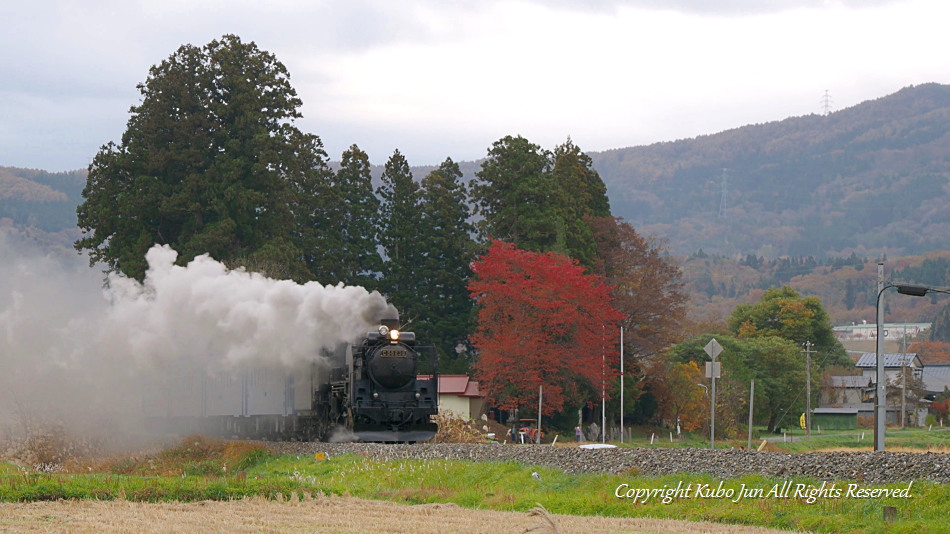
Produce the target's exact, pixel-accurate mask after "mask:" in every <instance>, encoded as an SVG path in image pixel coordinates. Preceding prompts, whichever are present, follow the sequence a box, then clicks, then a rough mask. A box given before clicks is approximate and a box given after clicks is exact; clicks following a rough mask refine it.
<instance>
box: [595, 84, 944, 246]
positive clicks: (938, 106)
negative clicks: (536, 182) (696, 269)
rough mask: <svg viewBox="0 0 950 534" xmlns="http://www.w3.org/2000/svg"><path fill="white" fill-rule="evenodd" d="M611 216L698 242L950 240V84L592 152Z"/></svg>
mask: <svg viewBox="0 0 950 534" xmlns="http://www.w3.org/2000/svg"><path fill="white" fill-rule="evenodd" d="M590 155H591V157H592V158H593V161H594V167H595V168H596V169H597V171H598V172H599V173H600V175H601V177H602V178H603V179H604V181H605V182H606V184H607V188H608V193H609V196H610V201H611V206H612V209H613V212H614V214H615V215H619V216H622V217H624V218H626V219H627V220H628V221H630V222H631V223H632V224H633V225H634V226H635V227H636V228H637V229H638V230H639V231H641V232H642V233H644V234H652V235H656V236H659V237H663V238H666V239H667V240H668V246H669V248H670V251H671V252H673V253H674V254H690V253H695V252H696V251H699V250H704V251H705V252H710V253H715V254H720V255H725V256H733V257H736V256H739V255H746V254H754V255H759V256H764V257H777V256H783V255H789V256H796V257H797V256H815V257H818V258H821V257H826V256H827V255H834V256H848V255H850V254H851V253H852V252H856V253H857V255H858V256H862V257H875V256H878V255H880V254H881V253H886V254H887V255H888V256H891V257H896V256H903V255H911V254H921V253H926V252H929V251H932V250H941V249H943V250H946V249H947V248H948V246H950V185H948V177H950V86H947V85H938V84H926V85H920V86H916V87H908V88H905V89H902V90H900V91H898V92H897V93H895V94H892V95H890V96H886V97H884V98H880V99H877V100H873V101H869V102H864V103H862V104H859V105H857V106H854V107H851V108H847V109H844V110H841V111H837V112H834V113H830V114H828V115H822V116H820V115H809V116H805V117H795V118H789V119H785V120H782V121H778V122H771V123H767V124H757V125H751V126H744V127H742V128H736V129H733V130H728V131H725V132H722V133H718V134H714V135H707V136H702V137H698V138H694V139H687V140H680V141H674V142H667V143H657V144H653V145H649V146H641V147H634V148H624V149H618V150H611V151H607V152H600V153H591V154H590Z"/></svg>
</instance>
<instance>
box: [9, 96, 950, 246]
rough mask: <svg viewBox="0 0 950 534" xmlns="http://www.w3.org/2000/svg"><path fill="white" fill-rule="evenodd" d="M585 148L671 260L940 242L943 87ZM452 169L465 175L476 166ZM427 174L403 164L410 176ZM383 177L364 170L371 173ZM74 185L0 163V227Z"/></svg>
mask: <svg viewBox="0 0 950 534" xmlns="http://www.w3.org/2000/svg"><path fill="white" fill-rule="evenodd" d="M549 148H553V147H549ZM486 150H487V148H486ZM589 155H590V156H591V158H592V160H593V163H594V168H595V169H597V171H598V172H599V173H600V175H601V177H602V178H603V180H604V182H605V183H606V185H607V191H608V195H609V197H610V202H611V208H612V211H613V213H614V214H615V215H618V216H621V217H623V218H625V219H626V220H628V221H629V222H631V223H632V224H633V225H634V226H635V227H636V228H637V230H638V231H640V232H641V233H643V234H645V235H653V236H657V237H660V238H662V239H664V240H666V242H667V247H668V249H669V250H670V252H671V253H673V254H676V255H683V256H685V255H689V254H694V253H696V252H698V251H700V250H702V251H704V252H706V253H711V254H718V255H722V256H726V257H734V258H741V257H745V256H747V255H749V254H751V255H755V256H762V257H766V258H774V257H782V256H792V257H799V256H814V257H816V258H824V257H828V256H837V257H847V256H850V255H851V254H852V253H855V254H857V256H859V257H871V258H873V257H878V256H881V255H883V254H886V255H887V256H889V257H899V256H907V255H916V254H926V253H928V252H931V251H935V250H950V86H947V85H939V84H925V85H919V86H912V87H907V88H905V89H902V90H900V91H898V92H897V93H894V94H892V95H889V96H885V97H883V98H879V99H876V100H871V101H868V102H864V103H861V104H858V105H856V106H853V107H850V108H847V109H844V110H841V111H837V112H834V113H831V114H828V115H808V116H803V117H792V118H788V119H785V120H781V121H775V122H769V123H766V124H755V125H749V126H743V127H740V128H735V129H731V130H727V131H724V132H721V133H717V134H711V135H704V136H700V137H696V138H692V139H684V140H678V141H672V142H664V143H656V144H652V145H648V146H638V147H631V148H622V149H616V150H609V151H604V152H589ZM459 166H460V167H461V168H462V171H463V173H464V175H465V179H466V180H468V179H471V178H472V177H473V175H474V173H475V172H476V171H477V170H478V168H479V167H480V165H479V162H478V161H475V162H459ZM434 168H435V167H434V166H428V167H423V166H417V167H413V168H412V171H413V174H414V176H415V178H416V179H417V180H421V179H422V178H423V177H424V176H425V175H426V174H427V173H428V172H429V171H431V170H432V169H434ZM381 172H382V166H381V165H380V166H374V168H373V174H374V175H375V176H377V178H378V175H379V174H380V173H381ZM85 179H86V171H85V170H77V171H72V172H67V173H48V172H44V171H40V170H32V169H15V168H11V167H0V226H3V225H6V227H7V228H8V229H9V228H11V227H13V228H18V229H19V230H18V231H20V232H21V233H22V231H23V229H24V228H28V227H33V228H37V229H39V230H42V231H43V232H50V233H55V232H68V233H70V235H75V232H76V231H77V230H76V229H75V224H76V211H75V210H76V206H77V205H78V204H79V203H80V202H82V197H81V195H82V189H83V186H84V185H85Z"/></svg>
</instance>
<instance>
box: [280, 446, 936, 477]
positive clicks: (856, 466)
mask: <svg viewBox="0 0 950 534" xmlns="http://www.w3.org/2000/svg"><path fill="white" fill-rule="evenodd" d="M268 447H269V448H270V449H271V450H273V451H274V452H275V453H277V454H297V455H313V454H315V453H317V452H323V453H327V454H329V455H330V456H333V455H337V454H357V455H362V456H366V457H369V458H374V459H379V460H392V459H417V460H426V459H433V458H439V459H446V460H472V461H477V462H504V461H515V462H520V463H522V464H525V465H537V466H545V467H552V468H555V469H561V470H564V471H566V472H569V473H585V472H606V473H612V474H629V475H644V476H658V475H672V474H680V473H708V474H709V475H711V476H713V477H716V478H727V477H732V476H738V475H746V474H762V475H767V476H775V477H782V478H790V477H797V476H802V477H811V478H815V479H818V480H828V481H833V480H857V481H863V482H876V483H888V482H895V481H903V480H930V481H934V482H941V483H946V482H948V481H950V455H948V454H944V453H930V452H927V453H906V452H813V453H802V454H788V453H776V452H765V451H747V450H737V449H720V450H710V449H682V448H681V449H675V448H669V449H664V448H652V449H646V448H639V449H628V448H615V449H581V448H579V447H554V446H551V445H500V444H489V443H485V444H481V443H480V444H471V443H437V444H414V445H389V444H376V443H302V442H286V443H268Z"/></svg>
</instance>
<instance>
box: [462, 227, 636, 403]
mask: <svg viewBox="0 0 950 534" xmlns="http://www.w3.org/2000/svg"><path fill="white" fill-rule="evenodd" d="M472 271H473V272H474V274H475V276H474V277H473V278H472V280H471V281H470V282H469V285H468V288H469V291H470V292H471V294H472V297H474V298H475V299H476V301H477V304H478V326H477V328H476V331H475V333H474V334H473V336H472V338H471V339H472V342H473V344H474V345H475V347H476V348H477V349H478V360H477V361H476V362H475V365H474V368H475V372H476V376H477V378H478V380H479V383H480V384H481V385H482V386H483V387H484V388H485V389H486V390H487V393H488V394H489V396H490V397H492V398H493V399H494V402H495V405H496V406H497V407H498V408H502V409H509V408H517V407H519V406H521V407H530V406H536V405H537V402H538V386H541V385H543V386H544V399H543V413H544V414H546V415H550V414H554V413H557V412H559V411H561V410H562V408H563V407H564V406H565V405H566V404H567V405H572V406H577V405H580V404H581V403H583V402H584V400H585V399H584V397H585V394H586V395H590V393H591V392H592V391H596V392H597V393H598V395H597V396H598V397H599V393H600V389H601V386H602V383H604V381H606V384H607V387H608V388H609V387H610V384H611V382H612V379H613V377H614V376H615V375H616V370H615V369H613V368H612V367H611V364H610V363H609V362H616V361H617V353H618V348H617V337H618V334H617V332H618V331H619V324H620V320H621V314H620V312H618V311H617V310H616V309H614V308H613V306H612V305H611V296H610V293H611V287H610V286H608V285H606V284H605V283H604V281H603V279H602V278H601V277H599V276H594V275H589V274H586V273H585V272H584V269H583V268H582V267H581V266H580V265H578V264H577V262H576V261H574V260H572V259H570V258H568V257H566V256H562V255H560V254H555V253H552V252H548V253H539V252H530V251H525V250H520V249H518V248H516V247H515V246H514V245H513V244H511V243H506V242H503V241H493V242H492V244H491V247H490V248H489V249H488V252H487V253H486V254H485V255H484V256H482V257H481V258H480V259H479V260H478V261H476V262H475V263H474V264H473V265H472ZM605 359H606V361H607V362H608V364H607V366H606V368H605V366H604V363H603V362H604V361H605Z"/></svg>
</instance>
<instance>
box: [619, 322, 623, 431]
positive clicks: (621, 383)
mask: <svg viewBox="0 0 950 534" xmlns="http://www.w3.org/2000/svg"><path fill="white" fill-rule="evenodd" d="M620 443H623V327H622V326H621V327H620Z"/></svg>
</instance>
